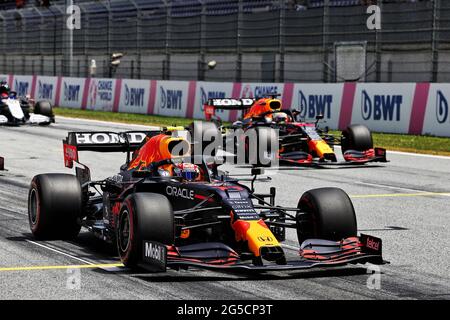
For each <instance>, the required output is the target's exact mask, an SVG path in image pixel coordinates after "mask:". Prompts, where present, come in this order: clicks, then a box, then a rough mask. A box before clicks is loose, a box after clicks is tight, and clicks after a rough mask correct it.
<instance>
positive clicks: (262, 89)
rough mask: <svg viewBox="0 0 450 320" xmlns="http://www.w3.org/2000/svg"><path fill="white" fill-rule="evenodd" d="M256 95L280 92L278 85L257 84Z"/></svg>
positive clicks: (260, 96) (263, 95)
mask: <svg viewBox="0 0 450 320" xmlns="http://www.w3.org/2000/svg"><path fill="white" fill-rule="evenodd" d="M254 92H255V97H257V98H263V97H266V96H270V95H277V94H278V86H256V87H255V91H254Z"/></svg>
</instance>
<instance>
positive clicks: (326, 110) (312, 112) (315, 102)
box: [298, 90, 333, 119]
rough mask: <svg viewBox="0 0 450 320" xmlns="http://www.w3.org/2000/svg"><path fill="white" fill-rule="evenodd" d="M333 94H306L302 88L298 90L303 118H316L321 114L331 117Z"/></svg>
mask: <svg viewBox="0 0 450 320" xmlns="http://www.w3.org/2000/svg"><path fill="white" fill-rule="evenodd" d="M332 103H333V95H331V94H322V95H320V94H311V95H305V94H304V93H303V91H302V90H299V91H298V105H299V106H300V110H299V111H300V116H301V117H302V118H309V119H315V118H316V116H317V115H319V114H321V115H323V116H324V117H325V118H327V119H330V118H331V104H332Z"/></svg>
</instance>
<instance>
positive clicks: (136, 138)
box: [75, 132, 147, 145]
mask: <svg viewBox="0 0 450 320" xmlns="http://www.w3.org/2000/svg"><path fill="white" fill-rule="evenodd" d="M127 136H128V141H129V143H131V144H137V143H141V142H142V141H143V140H144V139H145V137H146V136H147V134H146V133H144V132H127ZM75 137H76V141H77V144H78V145H83V144H117V143H125V142H126V141H125V139H124V137H122V136H121V135H119V134H118V133H114V132H96V133H89V132H86V133H77V134H76V136H75Z"/></svg>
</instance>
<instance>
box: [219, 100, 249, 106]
mask: <svg viewBox="0 0 450 320" xmlns="http://www.w3.org/2000/svg"><path fill="white" fill-rule="evenodd" d="M253 103H254V100H253V99H213V100H212V105H213V106H215V107H227V106H246V107H250V106H251V105H252V104H253Z"/></svg>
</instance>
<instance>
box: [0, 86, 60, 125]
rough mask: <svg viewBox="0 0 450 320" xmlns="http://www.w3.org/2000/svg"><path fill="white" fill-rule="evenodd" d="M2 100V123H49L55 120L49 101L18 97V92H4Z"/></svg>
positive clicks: (0, 121) (0, 108)
mask: <svg viewBox="0 0 450 320" xmlns="http://www.w3.org/2000/svg"><path fill="white" fill-rule="evenodd" d="M0 98H1V101H0V124H6V125H21V124H39V125H49V124H50V123H54V122H55V115H54V114H53V108H52V105H51V103H50V102H49V101H38V102H36V103H34V101H33V100H31V99H29V98H28V97H25V98H22V97H17V94H16V92H14V91H11V92H9V93H8V94H7V93H2V94H1V97H0Z"/></svg>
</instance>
